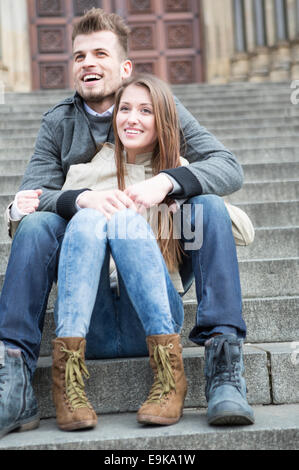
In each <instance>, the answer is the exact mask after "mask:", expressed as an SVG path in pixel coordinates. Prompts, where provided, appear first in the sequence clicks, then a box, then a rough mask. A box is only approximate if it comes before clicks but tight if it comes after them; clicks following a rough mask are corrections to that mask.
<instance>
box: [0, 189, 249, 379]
mask: <svg viewBox="0 0 299 470" xmlns="http://www.w3.org/2000/svg"><path fill="white" fill-rule="evenodd" d="M187 203H188V204H189V205H190V207H191V208H192V211H191V216H190V220H189V223H190V224H191V227H190V228H189V231H188V230H185V231H184V230H182V246H183V248H185V249H186V245H185V242H186V241H187V240H189V241H190V240H191V241H192V237H191V238H190V236H189V235H190V233H191V232H193V233H196V232H197V230H201V231H202V245H200V247H197V246H196V244H194V243H193V247H192V248H190V247H188V248H187V249H186V253H187V254H188V255H189V261H190V260H191V261H192V270H193V272H194V274H195V284H196V294H197V300H198V308H197V314H196V325H195V327H194V328H193V330H192V332H191V334H190V338H191V339H192V341H194V342H195V343H197V344H201V345H202V344H204V342H205V340H206V339H207V338H208V337H209V336H210V335H211V334H213V333H216V332H218V333H236V334H237V335H238V336H239V337H243V338H244V337H245V335H246V326H245V323H244V321H243V318H242V299H241V289H240V280H239V271H238V262H237V256H236V247H235V243H234V239H233V236H232V231H231V222H230V218H229V215H228V213H227V210H226V208H225V205H224V204H223V201H222V199H221V198H219V197H218V196H213V195H205V196H197V197H194V198H191V199H189V200H188V201H187ZM184 206H186V204H184ZM198 207H200V208H201V211H202V215H203V217H202V219H201V218H200V217H199V219H198V220H199V222H198V220H196V210H195V209H196V208H198ZM90 212H91V213H92V214H93V215H94V211H92V210H82V211H80V212H79V213H78V214H76V215H75V216H74V217H73V219H72V220H71V222H70V223H69V224H68V225H67V222H66V221H65V220H64V219H62V218H61V217H60V216H58V215H57V214H53V213H49V212H36V213H34V214H31V215H28V216H26V217H25V218H24V219H23V220H22V222H21V223H20V225H19V227H18V230H17V232H16V234H15V237H14V240H13V243H12V248H11V255H10V259H9V263H8V266H7V271H6V276H5V280H4V284H3V287H2V292H1V297H0V340H2V341H4V343H5V344H7V345H9V346H10V347H15V348H20V349H21V350H22V352H23V355H24V358H25V360H26V362H27V365H28V367H29V369H30V370H31V373H32V374H33V372H34V370H35V367H36V362H37V359H38V356H39V349H40V342H41V335H42V330H43V323H44V316H45V312H46V306H47V301H48V296H49V292H50V290H51V287H52V284H53V282H56V279H57V271H58V260H59V257H60V250H61V249H63V252H64V253H65V254H63V253H61V255H63V256H66V258H65V259H66V261H65V262H64V263H61V264H60V267H59V295H58V300H57V309H56V313H57V333H58V334H59V335H62V334H63V335H65V333H68V334H69V335H70V336H74V333H76V334H80V335H81V334H84V332H85V333H86V331H87V330H88V323H89V315H90V312H91V310H92V314H91V320H90V326H89V332H88V334H87V336H86V338H87V357H90V358H91V357H116V356H128V355H132V356H134V355H141V354H147V350H146V344H145V336H146V335H148V334H157V332H160V333H162V332H164V333H166V332H174V331H175V332H177V331H179V330H180V327H181V324H182V321H183V311H182V304H181V301H180V298H179V296H178V295H177V293H176V291H175V290H174V287H173V285H172V282H171V280H170V278H169V275H168V272H167V270H166V267H165V263H164V260H163V258H162V256H161V254H160V252H157V244H156V241H155V240H152V239H150V238H149V239H147V240H146V244H145V243H144V240H141V241H140V244H139V245H140V248H138V249H136V250H135V247H136V246H137V244H138V243H137V241H138V233H139V232H136V231H135V228H133V230H131V231H130V232H132V233H131V235H132V240H128V239H126V238H124V239H122V238H121V236H119V237H116V238H115V237H113V236H112V231H113V226H112V224H111V226H110V228H109V227H108V224H107V223H106V222H105V220H104V218H103V217H102V216H101V215H100V214H99V215H100V216H98V214H96V215H97V216H98V217H97V219H98V220H97V223H96V226H93V227H92V228H93V229H96V234H97V236H96V237H95V236H94V235H93V236H92V237H91V238H92V240H90V239H89V237H90V236H91V235H90V234H91V232H92V230H91V229H90V228H89V229H88V224H87V225H85V224H84V223H83V218H84V217H88V216H89V215H91V214H90ZM121 212H123V211H121ZM121 212H120V213H119V214H121ZM128 212H129V211H124V212H123V214H121V216H122V215H124V213H128ZM87 214H88V215H87ZM135 216H136V214H135ZM79 217H80V218H82V224H80V225H81V229H80V235H78V236H72V237H70V239H71V238H72V239H73V241H72V243H70V242H68V238H69V237H67V236H65V238H64V235H65V231H66V227H68V231H67V233H66V235H67V234H68V232H69V234H71V233H72V230H73V229H74V228H75V225H76V219H77V218H78V221H79ZM114 218H115V217H114ZM115 219H116V223H115V224H114V226H117V225H118V218H117V217H116V218H115ZM140 219H141V216H138V220H140ZM103 221H104V223H103ZM93 223H94V222H93ZM137 225H138V224H137ZM145 226H146V224H142V226H140V227H139V228H138V230H140V231H141V232H142V231H143V230H144V227H145ZM132 227H135V226H134V225H132ZM132 227H131V228H132ZM134 231H135V232H134ZM184 232H186V233H184ZM94 233H95V232H94ZM73 235H74V234H73ZM101 235H102V237H101ZM103 235H105V236H103ZM147 236H148V235H147ZM80 237H83V238H84V239H85V240H89V241H88V243H91V244H92V246H93V249H92V250H90V251H88V250H86V249H85V248H84V247H82V245H80ZM134 237H135V238H134ZM95 238H96V240H95ZM63 240H64V242H65V243H63V245H62V241H63ZM131 242H132V243H131ZM191 245H192V243H191ZM154 247H155V248H154ZM82 250H83V251H84V255H83V254H82V253H83V251H82ZM124 250H126V251H124ZM68 253H69V256H68ZM110 253H112V255H113V256H114V257H115V259H117V267H118V278H119V292H117V291H116V290H115V289H110V285H109V277H108V261H109V255H110ZM149 253H150V255H149ZM76 254H77V255H78V256H76ZM158 255H159V256H158ZM85 257H88V262H86V261H87V258H85ZM186 259H187V258H186ZM74 260H75V261H76V262H74ZM149 261H150V263H149ZM184 263H185V261H184ZM89 264H90V266H89ZM149 265H150V268H149V269H150V273H149V271H148V266H149ZM75 266H76V268H75ZM100 266H102V268H101V269H99V267H100ZM130 266H131V267H130ZM75 269H77V271H76V270H75ZM64 276H65V277H64ZM69 276H70V277H69ZM70 278H72V279H74V283H75V285H70V284H69V280H70ZM157 280H159V281H157ZM154 281H155V282H154ZM159 283H160V284H159ZM72 284H73V283H72ZM63 286H64V287H63ZM60 287H63V289H66V290H65V300H66V302H65V305H64V307H63V308H64V309H65V310H64V314H65V318H64V319H63V322H62V321H61V315H60V312H59V310H60V307H59V302H61V294H60V290H61V289H60ZM71 292H72V295H73V294H76V298H77V299H78V302H79V303H80V311H79V309H78V307H76V309H75V310H73V311H72V305H73V306H74V301H73V297H72V298H69V294H70V293H71ZM162 293H163V294H162ZM92 299H94V300H92ZM93 302H94V306H93V309H92V303H93ZM61 312H62V311H61ZM78 315H80V317H81V318H82V319H83V318H84V322H81V321H79V323H80V327H79V324H78V322H77V320H78ZM81 323H82V324H83V329H81V328H82V326H81ZM75 328H76V329H77V328H78V331H75ZM79 328H80V330H79Z"/></svg>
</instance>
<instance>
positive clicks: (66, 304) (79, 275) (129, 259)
mask: <svg viewBox="0 0 299 470" xmlns="http://www.w3.org/2000/svg"><path fill="white" fill-rule="evenodd" d="M114 132H115V136H116V142H115V146H113V145H111V144H105V145H104V146H103V147H102V148H101V150H100V151H99V152H98V153H97V155H96V156H95V157H94V158H93V160H92V161H91V162H90V163H86V164H78V165H73V166H71V167H70V170H69V172H68V175H67V178H66V182H65V184H64V186H63V188H62V189H65V190H68V189H79V188H84V187H86V188H89V189H91V190H92V191H97V192H100V193H101V194H103V197H104V196H105V203H103V205H101V206H98V207H96V208H95V209H91V208H84V197H85V195H86V193H85V192H83V193H81V194H80V198H79V200H78V201H77V203H78V204H80V206H81V209H80V210H79V211H78V212H77V214H76V215H75V216H74V217H73V218H72V219H71V221H70V222H69V224H68V226H67V229H66V232H65V236H64V240H63V243H62V247H61V254H60V261H59V271H58V299H57V306H56V317H57V329H56V334H57V339H55V340H54V342H53V345H54V352H53V396H54V402H55V406H56V411H57V422H58V426H59V427H60V428H61V429H63V430H73V429H78V428H81V427H93V426H95V424H96V422H97V418H96V415H95V413H94V411H93V409H92V406H91V405H90V403H89V402H88V400H87V398H86V395H85V392H84V383H83V380H82V375H83V374H84V375H87V374H88V372H87V369H86V366H85V363H84V357H85V342H86V340H87V349H86V357H87V358H104V357H123V356H138V355H146V354H147V348H148V351H149V356H150V365H151V367H152V369H153V371H154V376H155V378H154V383H153V386H152V388H151V391H150V393H149V397H148V399H147V400H146V402H145V403H144V404H143V405H142V407H141V408H140V410H139V412H138V421H139V422H141V423H156V424H173V423H175V422H177V421H178V420H179V419H180V417H181V415H182V411H183V405H184V399H185V395H186V392H187V382H186V378H185V374H184V367H183V360H182V346H181V344H180V336H179V333H180V330H181V327H182V324H183V316H184V313H183V305H182V301H181V297H180V295H179V293H178V291H179V290H181V283H180V277H179V274H178V267H179V263H180V262H181V258H182V252H181V248H180V243H179V240H178V239H175V238H174V237H173V236H172V233H173V225H172V224H173V220H172V213H171V211H169V210H167V208H168V206H169V205H170V204H171V200H167V198H165V195H166V194H167V193H168V192H169V187H167V188H166V189H165V187H163V184H161V182H162V181H163V183H164V185H165V183H166V186H167V185H169V180H168V177H167V176H166V175H163V174H161V173H159V172H160V171H161V170H163V169H166V168H175V167H177V166H180V165H181V164H182V163H185V162H184V161H183V159H180V154H179V149H180V133H179V125H178V118H177V114H176V106H175V103H174V100H173V97H172V94H171V92H170V90H169V88H168V86H167V85H166V84H165V83H164V82H162V81H161V80H159V79H157V78H155V77H152V76H140V77H136V78H131V79H129V80H128V81H127V82H125V83H124V85H123V86H122V87H121V89H120V90H119V91H118V93H117V96H116V103H115V110H114ZM156 175H157V176H156ZM155 176H156V179H157V192H155V194H154V195H153V194H151V195H150V199H151V202H150V203H147V202H146V200H144V199H143V200H140V198H139V196H138V194H139V191H138V190H139V185H140V184H145V185H146V182H147V181H148V179H149V178H153V177H155ZM170 187H171V184H170ZM107 192H108V194H111V199H110V201H111V202H109V200H108V202H107V197H106V196H107ZM143 194H146V186H145V188H144V191H143ZM89 196H90V194H89ZM153 197H154V198H156V204H158V203H160V202H163V203H164V204H163V208H164V210H162V211H160V212H159V211H156V212H155V211H152V210H150V208H149V205H153ZM172 202H173V201H172ZM165 209H166V210H165ZM148 222H149V223H150V224H151V225H152V227H153V230H155V232H156V233H154V231H153V230H152V229H151V227H150V225H149V223H148ZM165 228H166V229H169V230H168V233H166V232H164V235H166V236H164V235H163V231H164V230H165ZM167 235H169V236H167ZM163 236H164V237H163ZM162 253H163V254H162ZM113 274H114V276H113ZM115 274H116V276H115ZM176 288H177V289H176ZM146 345H147V347H146Z"/></svg>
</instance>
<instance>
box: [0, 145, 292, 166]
mask: <svg viewBox="0 0 299 470" xmlns="http://www.w3.org/2000/svg"><path fill="white" fill-rule="evenodd" d="M230 150H231V152H233V153H234V154H235V155H236V157H237V158H238V161H239V162H240V163H241V164H242V165H243V164H249V163H260V162H263V163H277V162H282V163H284V162H298V155H299V153H298V152H299V146H296V145H295V144H294V145H292V144H290V145H286V146H282V145H279V146H276V147H274V146H272V145H271V146H270V145H269V146H267V147H266V146H265V147H264V148H259V149H257V148H255V147H252V146H248V147H247V148H243V149H239V148H232V147H230ZM0 158H1V150H0Z"/></svg>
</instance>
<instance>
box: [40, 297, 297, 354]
mask: <svg viewBox="0 0 299 470" xmlns="http://www.w3.org/2000/svg"><path fill="white" fill-rule="evenodd" d="M184 310H185V319H184V326H183V329H182V333H181V334H182V341H183V345H184V347H185V346H187V347H191V346H195V345H194V343H192V342H191V341H190V340H189V333H190V331H191V330H192V328H193V327H194V325H195V319H196V312H197V302H196V301H195V300H194V301H187V300H186V301H184ZM298 316H299V296H293V297H291V296H290V297H264V298H254V299H247V298H243V318H244V320H245V323H246V326H247V336H246V343H263V342H265V343H269V342H288V341H289V342H296V341H298V340H299V322H298ZM54 335H55V326H54V321H53V312H49V313H48V314H47V320H46V329H45V334H44V337H43V343H42V348H41V352H42V354H43V355H50V351H51V339H53V338H54Z"/></svg>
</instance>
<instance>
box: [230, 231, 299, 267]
mask: <svg viewBox="0 0 299 470" xmlns="http://www.w3.org/2000/svg"><path fill="white" fill-rule="evenodd" d="M237 252H238V258H239V259H240V260H246V259H247V260H248V259H268V258H269V259H273V258H288V257H294V256H296V257H299V226H298V227H292V228H289V227H284V228H275V229H273V228H265V229H261V228H259V229H256V230H255V239H254V242H253V243H252V244H251V245H249V246H238V247H237Z"/></svg>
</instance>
